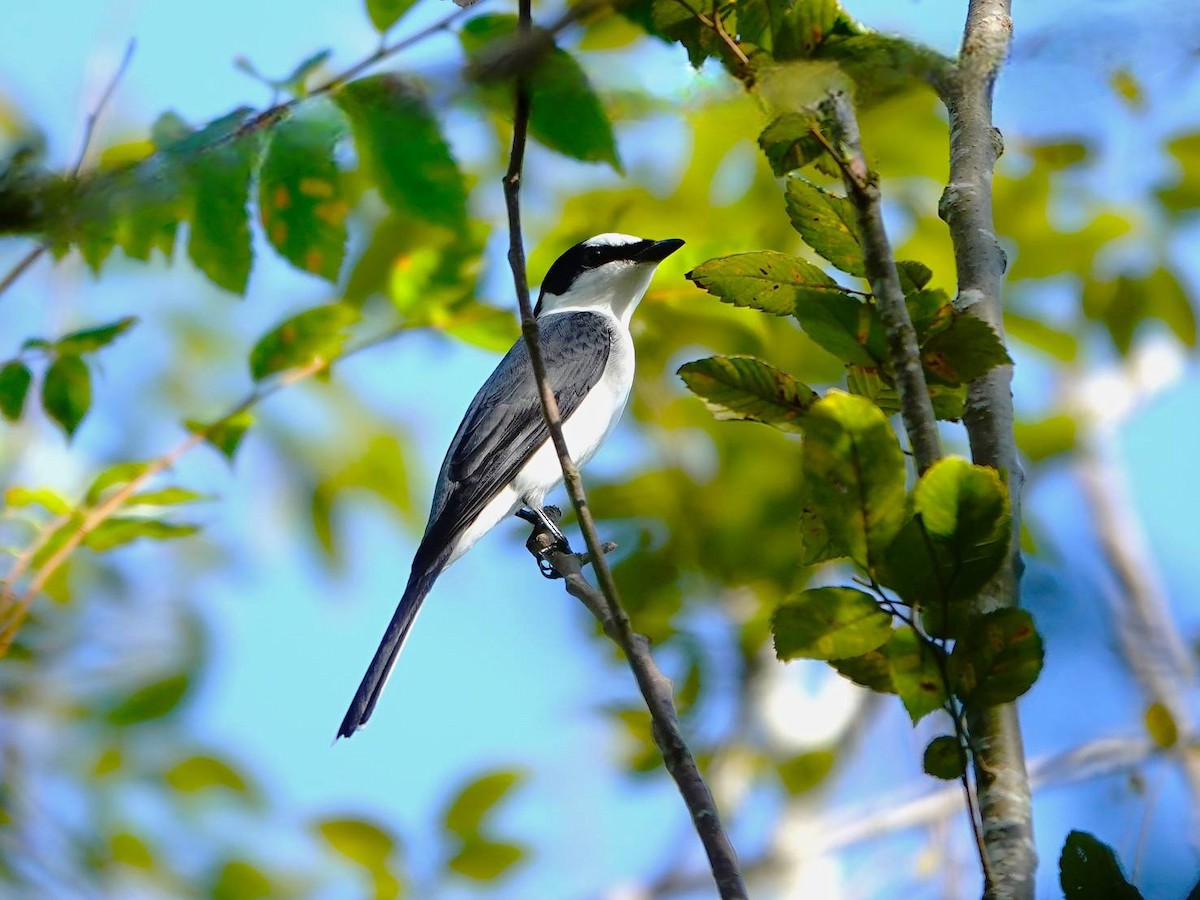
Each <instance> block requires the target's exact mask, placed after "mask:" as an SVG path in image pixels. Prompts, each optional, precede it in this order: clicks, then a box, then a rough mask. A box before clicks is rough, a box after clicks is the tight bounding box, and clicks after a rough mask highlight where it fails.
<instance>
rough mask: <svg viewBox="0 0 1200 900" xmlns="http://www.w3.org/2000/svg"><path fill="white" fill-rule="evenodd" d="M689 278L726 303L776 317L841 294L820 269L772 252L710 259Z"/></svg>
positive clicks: (691, 272) (833, 282)
mask: <svg viewBox="0 0 1200 900" xmlns="http://www.w3.org/2000/svg"><path fill="white" fill-rule="evenodd" d="M687 278H688V280H689V281H693V282H695V283H696V285H698V286H699V287H702V288H704V290H706V291H708V292H709V293H710V294H712V295H713V296H715V297H717V298H719V299H720V300H721V301H723V302H725V303H732V304H733V305H734V306H743V307H750V308H751V309H759V310H762V311H763V312H767V313H771V314H772V315H775V316H790V315H792V314H793V313H795V312H796V310H797V308H799V306H800V305H801V304H804V303H807V302H808V301H809V300H810V299H811V298H812V296H813V295H814V294H822V293H828V292H837V293H841V292H842V288H841V287H839V285H838V284H837V282H835V281H834V280H833V279H832V278H830V277H829V276H828V275H826V274H825V273H824V272H823V271H821V269H820V268H819V267H817V266H814V265H813V264H812V263H809V262H805V261H804V260H802V259H797V258H796V257H794V256H788V255H787V254H786V253H776V252H774V251H772V250H761V251H758V252H754V253H737V254H734V255H733V256H722V257H719V258H717V259H710V260H709V261H708V262H706V263H701V264H700V265H698V266H696V268H695V269H693V270H692V271H690V272H688V273H687Z"/></svg>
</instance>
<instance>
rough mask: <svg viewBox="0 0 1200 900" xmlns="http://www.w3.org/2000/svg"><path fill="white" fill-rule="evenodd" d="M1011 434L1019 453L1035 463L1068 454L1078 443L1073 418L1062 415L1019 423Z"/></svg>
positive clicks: (1077, 427)
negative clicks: (1015, 439) (1013, 436)
mask: <svg viewBox="0 0 1200 900" xmlns="http://www.w3.org/2000/svg"><path fill="white" fill-rule="evenodd" d="M1013 432H1014V434H1015V435H1016V438H1017V446H1018V447H1019V448H1020V449H1021V452H1022V453H1024V454H1025V455H1026V456H1027V457H1028V458H1029V459H1030V461H1031V462H1035V463H1037V462H1042V461H1043V460H1046V459H1050V458H1051V457H1054V456H1060V455H1062V454H1064V453H1070V452H1071V451H1073V450H1074V449H1075V447H1076V445H1077V444H1078V441H1079V438H1078V432H1079V425H1078V423H1077V422H1076V421H1075V417H1074V416H1071V415H1068V414H1064V413H1059V414H1057V415H1052V416H1047V417H1046V418H1044V419H1038V420H1036V421H1019V422H1017V423H1016V424H1015V425H1014V426H1013Z"/></svg>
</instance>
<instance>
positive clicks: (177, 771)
mask: <svg viewBox="0 0 1200 900" xmlns="http://www.w3.org/2000/svg"><path fill="white" fill-rule="evenodd" d="M163 779H164V780H165V781H166V782H167V784H168V785H170V786H171V787H172V788H173V789H174V790H176V791H178V792H180V793H181V794H195V793H198V792H200V791H207V790H212V789H213V788H222V789H224V790H227V791H232V792H234V793H235V794H248V793H251V789H250V785H248V784H247V783H246V779H245V778H243V777H242V774H241V773H240V772H239V771H238V770H237V769H235V768H234V767H233V766H231V765H230V764H229V763H227V762H226V761H224V760H222V759H218V758H217V757H215V756H208V755H196V756H188V757H185V758H184V759H181V760H179V761H178V762H176V763H175V764H174V765H172V766H171V767H170V768H168V769H167V770H166V771H165V772H164V773H163Z"/></svg>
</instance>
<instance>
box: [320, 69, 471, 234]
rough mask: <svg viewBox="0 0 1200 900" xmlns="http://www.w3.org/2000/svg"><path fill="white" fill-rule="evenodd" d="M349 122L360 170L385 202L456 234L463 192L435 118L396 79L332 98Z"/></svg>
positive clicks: (352, 86)
mask: <svg viewBox="0 0 1200 900" xmlns="http://www.w3.org/2000/svg"><path fill="white" fill-rule="evenodd" d="M334 99H335V101H336V102H337V104H338V105H339V106H340V107H341V108H342V110H343V111H344V112H345V113H346V115H347V116H348V117H349V118H350V125H351V128H352V130H353V132H354V142H355V145H356V147H357V148H358V155H359V159H360V160H361V161H362V164H363V167H364V168H365V169H366V170H367V171H368V172H370V173H371V175H372V177H373V178H374V180H375V183H376V184H377V185H378V187H379V193H380V194H381V195H382V196H383V199H384V201H386V202H387V204H388V205H389V206H391V207H392V208H393V209H395V210H396V211H397V212H406V213H409V214H411V215H413V216H416V217H418V218H421V219H424V220H426V221H428V222H432V223H434V224H435V225H445V226H447V227H449V228H452V229H454V230H456V231H459V230H461V229H462V228H463V227H464V226H465V224H466V218H467V188H466V184H465V182H464V181H463V177H462V173H461V172H460V171H459V169H458V164H457V163H456V162H455V161H454V157H453V156H452V155H451V153H450V146H449V145H448V144H447V143H446V141H445V139H444V138H443V137H442V134H441V131H440V130H439V128H438V123H437V119H436V117H435V116H434V115H433V113H432V112H431V111H430V109H429V106H428V104H427V103H426V102H425V100H424V99H423V98H422V97H420V96H419V95H418V94H417V92H416V91H415V89H414V88H413V87H412V86H410V85H409V84H407V83H405V82H404V81H403V80H402V79H400V78H398V77H397V76H395V75H372V76H370V77H368V78H360V79H359V80H358V81H352V82H350V83H349V84H347V85H346V86H345V87H343V88H341V89H340V90H338V92H337V93H336V94H335V96H334Z"/></svg>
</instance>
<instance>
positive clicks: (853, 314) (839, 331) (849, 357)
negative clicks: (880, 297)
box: [795, 290, 890, 369]
mask: <svg viewBox="0 0 1200 900" xmlns="http://www.w3.org/2000/svg"><path fill="white" fill-rule="evenodd" d="M795 315H796V321H798V322H799V323H800V327H801V328H803V329H804V333H805V334H807V335H808V336H809V337H810V338H812V339H813V341H814V342H815V343H816V344H818V345H819V346H821V347H822V348H824V349H825V350H828V351H829V352H830V353H832V354H833V355H834V356H836V357H837V358H838V359H840V360H842V362H845V363H849V364H850V365H858V366H864V367H866V368H868V369H887V368H888V367H889V366H890V363H889V362H888V360H887V336H886V331H885V330H884V327H883V319H882V318H881V317H880V315H879V310H878V308H877V307H876V306H875V304H874V303H870V302H868V301H864V300H861V299H859V298H858V297H855V296H854V295H853V294H850V293H848V292H847V291H844V290H838V291H808V292H806V293H805V296H804V297H803V298H801V299H800V302H798V303H797V304H796V313H795Z"/></svg>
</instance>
